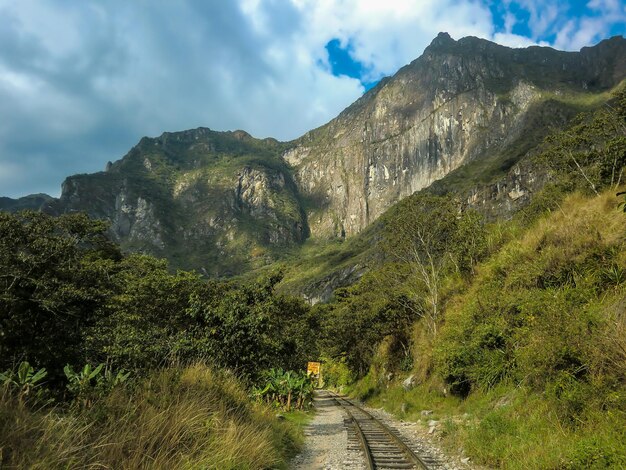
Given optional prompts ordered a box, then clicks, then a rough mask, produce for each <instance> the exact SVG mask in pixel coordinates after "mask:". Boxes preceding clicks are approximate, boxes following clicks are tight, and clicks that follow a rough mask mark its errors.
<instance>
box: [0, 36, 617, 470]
mask: <svg viewBox="0 0 626 470" xmlns="http://www.w3.org/2000/svg"><path fill="white" fill-rule="evenodd" d="M625 166H626V40H625V39H624V38H623V37H619V36H616V37H613V38H611V39H606V40H604V41H602V42H600V43H599V44H597V45H595V46H593V47H585V48H583V49H582V50H581V51H580V52H562V51H556V50H554V49H551V48H547V47H538V46H532V47H528V48H523V49H512V48H508V47H505V46H501V45H497V44H495V43H492V42H489V41H486V40H483V39H478V38H475V37H466V38H462V39H459V40H458V41H455V40H453V39H452V38H451V37H450V36H449V35H448V34H447V33H440V34H439V35H438V36H437V37H436V38H435V39H434V40H433V41H432V42H431V44H430V45H429V46H428V47H427V48H426V50H425V51H424V54H423V55H422V56H420V57H419V58H417V59H416V60H414V61H413V62H411V63H410V64H408V65H406V66H405V67H403V68H401V69H400V70H399V71H398V72H397V73H396V74H395V75H393V76H391V77H388V78H385V79H383V80H381V81H380V82H379V83H378V84H377V85H376V86H374V87H373V88H372V89H371V90H369V91H368V92H366V93H365V94H364V95H363V96H362V97H361V98H360V99H358V100H357V101H356V102H355V103H353V104H352V105H351V106H349V107H348V108H346V109H345V110H344V111H343V112H341V113H340V114H339V115H338V116H337V117H336V118H334V119H333V120H331V121H330V122H328V123H327V124H325V125H323V126H321V127H319V128H317V129H313V130H311V131H309V132H307V133H305V134H304V135H302V136H301V137H299V138H297V139H295V140H293V141H290V142H280V141H278V140H275V139H272V138H266V139H257V138H254V137H252V136H251V135H250V134H248V133H247V132H245V131H241V130H237V131H227V132H218V131H214V130H211V129H208V128H197V129H191V130H186V131H180V132H165V133H163V134H162V135H160V136H159V137H144V138H142V139H141V140H140V141H139V143H138V144H137V145H135V146H134V147H133V148H132V149H131V150H130V151H129V152H128V153H127V154H126V155H125V156H124V157H122V158H121V159H119V160H116V161H111V162H109V163H108V164H106V167H105V169H104V171H102V172H99V173H94V174H79V175H74V176H69V177H68V178H67V179H66V180H65V182H64V183H63V188H62V193H61V195H60V197H59V198H52V197H49V196H47V195H45V194H34V195H31V196H27V197H25V198H21V199H16V200H14V199H9V198H0V372H2V373H1V374H0V466H2V467H4V466H6V467H7V468H33V467H35V468H36V467H39V468H86V467H93V466H99V467H102V468H216V469H228V468H232V469H235V468H250V469H252V468H293V467H294V466H295V467H296V468H306V465H308V466H309V468H310V467H311V466H313V467H314V466H315V465H318V464H319V465H322V464H320V462H331V463H329V464H328V465H331V466H332V465H335V466H337V468H350V467H351V466H352V465H353V464H354V465H361V463H355V462H356V461H357V460H358V461H359V462H361V460H359V459H361V458H362V454H361V453H360V452H361V451H359V450H358V449H352V450H350V451H349V452H348V453H345V452H343V451H342V450H341V449H344V448H347V447H346V446H350V445H352V444H349V443H348V438H350V439H351V441H350V442H353V443H354V442H356V441H354V439H353V438H355V436H356V434H353V433H356V431H355V430H356V428H355V427H354V425H350V424H344V422H343V420H344V418H347V416H348V415H347V414H342V413H344V412H339V411H337V410H331V409H329V408H328V407H331V406H332V407H334V406H336V405H337V406H338V405H339V404H340V403H343V405H342V406H344V408H350V409H353V408H352V405H350V404H349V403H347V402H342V401H341V400H339V398H337V400H338V401H337V402H333V403H335V404H332V403H330V402H329V401H328V400H329V397H330V396H331V395H330V392H317V393H318V394H320V393H321V395H320V396H321V401H322V402H324V403H326V405H320V403H321V402H320V396H318V412H317V414H315V412H314V411H313V408H312V404H313V396H314V388H315V387H317V388H324V389H326V390H332V391H333V393H334V392H339V393H341V394H342V395H345V396H349V397H351V398H352V399H355V400H356V399H358V400H362V401H363V402H364V403H365V404H366V405H368V406H370V407H373V408H376V409H377V410H378V411H376V412H375V414H376V415H377V416H382V419H383V421H384V420H387V421H388V422H393V423H394V424H393V426H399V425H400V424H399V423H400V422H401V421H406V422H412V423H417V424H412V425H411V426H414V428H412V429H415V430H416V431H415V433H413V434H411V435H412V436H413V437H411V438H409V440H410V441H411V442H412V444H411V445H414V446H415V447H416V448H418V447H420V446H421V445H424V448H425V449H431V450H432V449H433V447H429V446H432V443H433V442H435V444H436V446H437V448H438V449H436V452H435V451H433V452H431V451H425V455H427V457H425V458H427V459H430V458H431V457H432V461H433V462H434V463H433V468H474V467H475V468H508V469H526V468H554V469H557V468H558V469H582V468H622V467H623V466H625V465H626V452H625V449H626V432H625V430H626V368H625V364H626V344H625V338H626V335H625V333H626V308H625V305H626V256H625V255H624V253H626V250H625V248H626V237H625V234H626V215H625V214H624V211H625V210H626V209H625V207H626V206H625V199H624V191H625V185H626V176H625V175H624V167H625ZM311 360H316V361H320V362H321V363H322V379H321V381H320V382H317V383H314V381H313V380H311V379H310V378H309V377H307V376H306V374H305V372H304V370H305V366H306V363H307V361H311ZM322 395H323V396H322ZM329 403H330V404H329ZM355 403H356V402H355ZM323 406H326V407H327V408H323ZM353 411H354V413H355V414H356V415H358V418H355V421H359V422H361V423H362V424H363V423H364V424H363V427H364V428H365V429H366V431H367V432H369V433H370V434H371V436H372V440H373V442H374V445H373V446H372V447H376V439H377V438H379V437H380V435H381V434H382V433H383V432H382V431H380V430H379V429H378V428H376V429H374V428H373V427H369V426H370V425H372V426H373V424H372V423H371V422H370V418H367V417H366V415H363V414H362V412H360V411H358V410H356V409H353ZM360 413H361V414H360ZM387 413H389V414H387ZM364 416H365V417H364ZM311 430H313V431H311ZM326 431H327V432H328V433H327V434H325V432H326ZM420 432H421V434H422V435H423V436H422V437H427V438H429V439H430V440H431V441H430V442H431V444H428V445H426V444H419V443H420V442H426V441H422V440H421V439H422V438H421V437H419V435H420ZM306 434H308V435H306ZM329 436H331V437H329ZM332 436H334V437H332ZM415 436H418V437H415ZM344 437H345V440H346V442H345V443H344V441H343V439H344ZM333 439H334V441H333ZM312 441H313V442H315V444H314V446H318V447H319V448H323V449H330V450H328V455H326V454H325V455H323V456H320V455H315V454H316V452H315V451H311V450H310V449H311V447H310V446H311V442H312ZM381 442H382V441H381ZM389 442H391V441H389ZM389 442H387V441H384V442H383V444H380V443H379V444H380V446H382V447H383V451H382V452H380V449H379V452H378V454H376V451H375V452H374V454H375V456H376V459H378V461H379V463H380V462H383V461H385V460H388V461H389V462H392V463H394V462H395V463H394V464H398V465H401V466H402V465H404V466H407V465H413V464H412V463H410V462H409V460H406V457H403V456H402V455H401V454H400V453H398V452H396V451H395V450H394V451H393V452H395V453H394V454H393V455H392V456H389V455H385V452H388V453H389V454H391V453H393V452H392V451H391V450H388V446H391V444H389ZM344 444H345V445H344ZM339 447H341V449H339V450H338V448H339ZM303 449H304V453H301V452H303ZM386 449H387V450H386ZM344 450H345V449H344ZM324 452H326V451H324ZM335 452H337V458H335V454H334V453H335ZM318 453H319V452H318ZM435 454H437V455H435ZM445 454H449V455H452V456H456V457H455V458H451V459H448V458H446V457H445ZM429 456H430V457H429ZM461 459H462V460H461ZM303 462H304V465H305V467H297V465H303ZM307 462H308V463H307ZM311 462H313V463H311ZM316 462H317V463H316ZM346 462H352V463H346ZM437 462H439V463H437ZM441 462H447V463H441ZM440 464H441V465H440ZM381 465H382V464H381ZM390 465H391V464H390ZM437 465H440V466H439V467H437ZM333 468H335V467H333ZM406 468H409V467H406Z"/></svg>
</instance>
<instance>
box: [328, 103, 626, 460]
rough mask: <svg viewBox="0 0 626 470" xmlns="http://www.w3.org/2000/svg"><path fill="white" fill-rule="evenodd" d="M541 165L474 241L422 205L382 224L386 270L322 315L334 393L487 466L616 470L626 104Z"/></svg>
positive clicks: (625, 381) (577, 127)
mask: <svg viewBox="0 0 626 470" xmlns="http://www.w3.org/2000/svg"><path fill="white" fill-rule="evenodd" d="M537 164H538V165H541V164H543V165H545V166H546V169H547V171H549V172H550V173H551V176H552V180H551V183H550V184H549V185H548V186H547V187H546V188H545V189H544V191H543V192H542V193H541V194H539V195H537V196H536V197H535V198H534V200H533V202H532V203H531V205H530V206H529V207H527V208H526V209H525V210H523V211H522V212H520V213H519V214H517V215H516V216H515V217H514V218H513V220H511V221H508V222H502V221H501V222H497V223H493V224H490V225H484V226H483V227H484V228H483V229H477V227H476V225H475V224H476V223H477V222H479V219H478V220H477V219H475V217H477V215H474V216H472V215H471V214H468V213H463V212H460V213H458V212H457V213H456V214H454V213H453V212H452V213H451V210H450V204H451V201H450V199H449V198H442V197H433V196H428V195H426V194H418V195H415V196H413V197H411V198H408V199H407V200H406V201H403V202H402V203H400V204H399V205H397V206H396V207H395V208H394V210H393V211H391V212H390V213H389V214H392V213H393V215H390V216H389V217H387V218H385V220H384V222H385V227H386V229H385V234H384V237H383V243H382V244H381V245H382V246H383V247H386V249H387V251H388V252H389V256H388V257H387V258H386V262H385V263H384V264H383V265H382V266H380V267H378V268H376V269H374V270H372V271H371V272H370V273H368V274H367V275H365V276H364V277H363V278H362V279H361V281H360V282H359V283H358V284H356V285H354V286H353V287H350V288H348V289H344V290H341V291H339V292H337V293H336V299H335V301H334V302H333V303H331V304H329V305H327V306H323V307H318V308H317V310H318V311H319V312H320V313H321V315H322V317H323V320H322V325H323V326H324V328H323V332H322V336H321V338H320V341H321V344H322V345H323V352H325V353H326V354H327V355H328V356H329V363H328V368H329V369H330V370H331V374H329V375H328V376H327V379H329V380H330V381H331V382H333V381H334V382H335V383H337V384H338V385H340V384H342V383H343V384H346V383H348V382H350V381H351V380H352V379H354V378H360V380H359V381H358V382H357V383H356V385H354V386H353V390H354V393H355V394H356V395H357V396H360V397H361V398H365V399H368V400H370V401H371V402H372V403H374V404H376V405H383V406H385V407H387V408H389V409H391V410H392V411H394V412H396V413H398V414H400V415H402V416H403V417H408V418H412V419H423V420H426V421H430V420H432V419H433V418H435V419H436V420H438V421H440V424H439V425H438V426H437V433H438V434H439V435H440V436H441V437H443V438H445V442H447V443H448V444H449V445H450V446H452V447H453V448H455V449H457V448H458V447H459V446H462V447H463V448H464V450H465V452H466V453H467V455H468V456H470V457H471V458H473V459H474V460H475V461H478V462H480V463H486V464H490V465H495V466H498V467H504V468H621V467H623V466H624V465H626V452H625V451H624V449H626V433H624V429H626V393H625V390H626V369H625V365H626V343H625V340H624V338H625V336H624V333H625V331H626V316H625V314H624V313H625V311H626V309H625V308H624V305H625V304H626V257H625V256H624V252H626V238H625V237H624V234H625V233H626V218H625V217H624V215H623V214H622V211H621V209H620V208H618V205H619V203H620V202H621V200H620V199H618V198H617V197H616V196H615V192H616V191H618V188H620V189H621V188H623V187H619V186H618V185H619V184H621V183H622V182H623V176H622V175H623V168H624V166H625V164H626V95H625V94H624V91H622V92H621V93H620V94H619V95H618V96H617V97H616V99H615V100H613V102H612V103H611V104H610V106H609V107H605V108H602V109H600V110H598V111H596V112H594V113H593V114H588V115H585V116H581V118H580V119H579V120H578V121H577V122H576V123H574V125H573V126H572V127H571V128H570V129H569V130H567V131H565V132H563V133H560V134H554V135H552V136H551V137H550V138H549V139H548V140H547V141H546V143H545V146H544V147H543V148H542V150H541V152H540V155H539V156H538V157H537ZM457 207H458V206H457ZM464 219H465V220H466V222H465V223H464V222H463V221H464ZM467 224H469V227H473V228H470V229H469V230H468V231H466V232H465V233H464V232H463V228H464V227H465V226H467ZM479 226H480V224H479ZM459 240H462V243H459ZM407 376H411V377H410V379H409V380H408V384H404V386H403V384H402V379H404V378H405V377H407ZM394 377H398V378H397V379H395V378H394ZM422 410H434V414H433V415H427V416H428V417H424V416H423V415H422V414H421V411H422Z"/></svg>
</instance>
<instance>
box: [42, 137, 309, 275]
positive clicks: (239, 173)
mask: <svg viewBox="0 0 626 470" xmlns="http://www.w3.org/2000/svg"><path fill="white" fill-rule="evenodd" d="M284 148H285V146H284V144H281V143H279V142H277V141H275V140H272V139H267V140H264V141H262V140H257V139H253V138H252V137H250V136H249V135H248V134H247V133H245V132H243V131H236V132H227V133H220V132H214V131H211V130H209V129H203V128H200V129H195V130H190V131H185V132H177V133H165V134H163V135H162V136H160V137H159V138H156V139H149V138H144V139H142V140H141V142H139V144H138V145H137V146H135V147H134V148H133V149H132V150H131V151H130V152H129V153H128V154H127V155H126V156H125V157H124V158H123V159H121V160H120V161H118V162H115V163H109V164H107V170H106V171H105V172H102V173H97V174H93V175H76V176H72V177H70V178H68V179H67V180H66V181H65V182H64V184H63V191H62V196H61V198H60V199H59V200H58V201H56V202H54V203H51V204H49V206H48V208H47V209H46V210H47V211H49V212H52V213H63V212H70V211H77V210H83V211H86V212H88V213H89V214H90V215H92V216H93V217H97V218H104V219H107V220H109V221H110V222H111V230H110V231H111V234H112V236H113V238H114V239H115V240H116V241H118V242H120V243H121V244H122V246H123V247H124V248H127V249H130V250H133V251H147V252H150V253H154V254H157V255H160V256H166V257H168V258H169V259H170V260H171V261H172V262H173V264H174V265H175V266H180V267H187V268H196V269H198V270H201V271H204V272H205V273H206V274H209V275H229V274H234V273H237V272H240V271H241V270H243V269H246V268H250V267H253V266H258V265H262V264H264V263H266V262H270V261H272V260H273V259H274V257H273V256H272V253H273V251H274V250H280V249H283V248H284V247H286V246H290V245H293V244H295V243H298V242H300V241H302V240H303V239H304V238H305V237H306V235H307V233H308V232H307V224H306V220H305V219H304V214H303V213H302V211H301V209H300V202H299V195H298V190H297V188H296V186H295V184H294V183H293V180H292V177H291V174H290V172H289V170H288V168H287V167H286V165H285V164H284V163H283V161H282V160H281V159H280V155H281V154H282V152H283V151H284Z"/></svg>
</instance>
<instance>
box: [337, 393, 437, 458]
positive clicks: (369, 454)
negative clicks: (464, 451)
mask: <svg viewBox="0 0 626 470" xmlns="http://www.w3.org/2000/svg"><path fill="white" fill-rule="evenodd" d="M330 394H331V396H332V397H333V399H334V400H335V401H336V402H337V404H339V406H341V407H342V408H343V409H344V410H345V411H346V413H347V414H348V416H349V417H350V420H351V421H352V422H353V423H354V427H355V432H356V434H357V436H358V438H359V440H360V441H361V447H363V449H364V452H365V459H366V464H367V465H368V468H370V469H375V468H376V463H375V461H374V460H375V459H374V457H373V456H372V452H371V448H370V445H369V443H368V441H367V438H366V436H365V434H364V433H363V430H362V429H361V425H360V424H359V421H358V420H357V419H356V418H355V416H354V414H353V413H352V412H351V411H350V410H349V409H348V408H349V407H350V406H352V407H354V408H356V409H357V410H359V412H361V413H363V414H364V415H365V416H366V417H367V418H368V420H370V421H371V422H372V423H375V424H376V425H378V426H379V427H380V429H381V430H382V431H383V432H384V433H385V435H386V436H388V437H389V438H390V439H391V441H393V443H394V444H395V445H396V446H397V447H398V448H399V449H400V450H401V451H402V453H403V454H404V455H405V456H406V457H407V459H408V460H409V461H410V462H411V463H413V464H414V465H415V466H416V467H417V468H420V469H423V470H428V469H429V467H428V465H426V463H425V462H424V461H423V460H422V459H421V457H420V456H419V455H417V454H416V453H415V452H414V451H413V450H412V449H411V448H410V447H409V446H407V445H406V443H405V442H404V441H403V440H402V439H400V438H399V437H398V436H397V435H396V434H395V433H394V432H393V431H392V430H391V429H390V428H389V426H387V425H386V424H385V423H383V422H382V421H381V420H379V419H378V418H376V417H374V416H373V415H372V414H371V413H369V412H367V411H366V410H364V409H363V408H361V407H360V406H359V405H356V404H354V403H353V402H351V401H349V400H346V399H345V398H343V397H341V396H339V395H337V394H336V393H334V392H330ZM344 403H347V404H348V405H345V404H344Z"/></svg>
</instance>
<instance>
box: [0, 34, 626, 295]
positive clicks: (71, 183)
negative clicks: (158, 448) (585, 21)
mask: <svg viewBox="0 0 626 470" xmlns="http://www.w3.org/2000/svg"><path fill="white" fill-rule="evenodd" d="M624 78H626V40H625V39H624V38H622V37H615V38H612V39H609V40H606V41H603V42H601V43H600V44H598V45H597V46H595V47H590V48H583V49H582V50H581V51H580V52H560V51H556V50H553V49H550V48H545V47H530V48H526V49H510V48H507V47H503V46H499V45H497V44H494V43H491V42H489V41H485V40H482V39H477V38H472V37H469V38H463V39H461V40H459V41H454V40H453V39H452V38H451V37H450V36H449V35H447V34H446V33H441V34H439V36H437V38H435V39H434V40H433V42H432V43H431V44H430V46H428V47H427V48H426V50H425V51H424V54H423V55H422V56H421V57H420V58H418V59H416V60H415V61H413V62H412V63H410V64H409V65H407V66H405V67H403V68H402V69H400V70H399V71H398V73H396V74H395V75H394V76H393V77H390V78H386V79H383V80H382V81H381V82H380V83H379V84H378V85H377V86H376V87H374V88H373V89H371V90H370V91H369V92H367V93H366V94H364V95H363V96H362V97H361V98H360V99H359V100H357V101H356V102H355V103H354V104H352V105H351V106H349V107H348V108H346V109H345V110H344V111H343V112H342V113H341V114H340V115H339V116H338V117H337V118H335V119H333V120H332V121H330V122H329V123H328V124H326V125H324V126H322V127H320V128H318V129H315V130H312V131H310V132H308V133H306V134H305V135H304V136H302V137H300V138H299V139H296V140H295V141H292V142H287V143H284V142H278V141H276V140H274V139H264V140H259V139H254V138H253V137H251V136H250V135H249V134H247V133H246V132H244V131H234V132H215V131H211V130H210V129H206V128H199V129H194V130H189V131H184V132H174V133H164V134H163V135H161V136H160V137H158V138H143V139H142V140H141V141H140V142H139V143H138V144H137V145H136V146H135V147H134V148H133V149H131V150H130V152H129V153H128V154H127V155H126V156H124V157H123V158H122V159H121V160H118V161H116V162H112V163H111V162H109V163H107V165H106V171H104V172H101V173H96V174H91V175H75V176H72V177H69V178H68V179H67V180H66V181H65V182H64V184H63V192H62V195H61V197H60V199H58V200H47V199H46V200H40V199H41V198H39V199H38V198H37V197H34V198H31V199H29V200H28V201H26V202H24V204H26V205H27V206H29V207H30V206H33V205H34V206H37V207H43V210H45V211H47V212H50V213H53V214H61V213H65V212H72V211H86V212H87V213H89V214H90V215H91V216H93V217H96V218H102V219H106V220H109V221H110V223H111V229H110V231H111V235H112V237H113V238H114V239H115V240H117V241H118V242H120V243H121V245H122V247H123V248H125V249H127V250H131V251H145V252H149V253H152V254H155V255H157V256H164V257H167V258H168V259H169V260H170V261H171V262H172V264H173V265H174V266H176V267H182V268H187V269H189V268H195V269H198V270H200V271H202V272H204V273H205V274H207V275H211V276H214V275H218V276H221V275H231V274H237V273H241V272H243V271H245V270H247V269H249V268H252V267H259V266H262V265H264V264H267V263H270V262H272V261H274V260H276V259H278V258H280V257H281V256H283V255H284V253H285V252H286V251H288V250H289V247H292V246H295V245H297V244H299V243H300V242H302V241H303V240H304V239H306V238H307V237H309V236H314V237H321V238H346V237H350V236H352V235H354V234H357V233H359V232H361V231H362V230H363V229H364V228H366V227H367V226H369V225H370V224H372V222H374V221H375V220H376V219H377V218H378V217H379V216H380V215H381V214H382V213H383V212H384V211H385V210H386V209H387V208H389V207H390V206H391V205H393V204H394V203H396V202H398V201H399V200H401V199H402V198H404V197H407V196H409V195H411V194H413V193H414V192H415V191H418V190H421V189H423V188H426V187H431V188H432V189H433V190H434V191H435V192H447V191H457V192H459V193H461V194H465V195H466V197H467V202H468V204H471V205H474V206H476V207H480V208H482V209H484V210H485V211H486V212H489V213H491V214H493V215H494V216H502V215H506V213H507V212H509V211H512V210H515V209H516V208H518V207H520V206H522V205H523V204H525V203H527V201H528V199H529V198H530V194H531V193H532V192H533V191H535V190H536V189H537V188H538V187H540V186H541V184H542V181H543V180H542V178H543V176H542V175H539V174H536V172H534V170H532V169H531V168H528V167H526V166H525V165H524V156H526V155H527V154H528V152H529V151H530V150H531V149H533V148H534V147H536V146H537V144H538V143H539V142H541V140H542V138H543V137H544V136H545V135H546V134H547V133H548V132H550V131H551V130H553V129H554V128H555V127H556V128H558V127H560V126H563V125H565V124H566V123H567V122H568V120H569V119H571V117H573V116H574V115H575V114H576V113H577V112H579V111H581V110H584V109H585V107H586V106H590V105H591V106H594V105H597V103H600V102H602V100H603V99H606V96H607V93H606V92H607V91H609V90H610V89H611V88H613V87H615V86H616V85H618V84H619V83H620V82H621V81H622V80H624ZM507 174H508V176H506V175H507ZM444 177H446V178H445V179H443V180H442V178H444ZM433 183H435V185H434V186H433ZM7 201H8V200H7ZM7 201H5V202H3V201H2V200H0V209H2V207H3V206H2V204H4V207H8V208H9V210H11V208H12V207H17V206H19V204H17V205H16V203H15V202H14V201H13V202H11V201H8V202H7ZM24 204H22V205H24ZM359 273H360V270H359V269H355V270H351V268H346V271H345V272H341V273H333V274H332V275H329V277H328V279H325V280H322V281H320V283H319V285H318V286H317V288H316V289H313V290H312V292H311V293H310V295H309V297H311V299H312V300H316V299H317V297H318V296H321V297H326V296H328V295H329V292H331V291H332V288H333V287H334V286H335V285H336V283H337V282H349V280H350V279H353V278H355V277H358V275H359ZM313 291H314V292H313ZM320 292H321V294H320ZM321 297H320V298H321Z"/></svg>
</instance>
